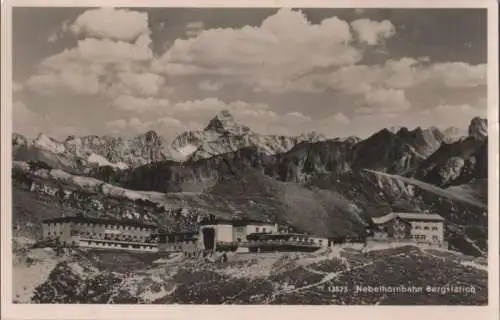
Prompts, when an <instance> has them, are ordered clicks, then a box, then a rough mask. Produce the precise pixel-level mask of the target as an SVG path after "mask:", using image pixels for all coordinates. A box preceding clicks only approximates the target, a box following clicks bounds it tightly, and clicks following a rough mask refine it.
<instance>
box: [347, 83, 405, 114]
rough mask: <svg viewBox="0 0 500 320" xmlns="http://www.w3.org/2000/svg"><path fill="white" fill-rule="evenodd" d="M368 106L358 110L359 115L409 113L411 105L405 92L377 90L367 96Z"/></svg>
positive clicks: (369, 92)
mask: <svg viewBox="0 0 500 320" xmlns="http://www.w3.org/2000/svg"><path fill="white" fill-rule="evenodd" d="M364 98H365V103H366V105H365V106H363V107H360V108H357V109H356V110H355V112H357V113H377V112H383V113H395V112H403V111H407V110H408V109H410V108H411V103H410V101H408V99H406V95H405V92H404V91H402V90H397V89H376V90H372V91H368V92H367V93H366V94H365V96H364Z"/></svg>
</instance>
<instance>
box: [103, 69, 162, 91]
mask: <svg viewBox="0 0 500 320" xmlns="http://www.w3.org/2000/svg"><path fill="white" fill-rule="evenodd" d="M164 84H165V79H164V78H163V77H162V76H159V75H157V74H155V73H148V72H146V73H135V72H119V73H118V74H117V75H116V79H113V81H111V82H110V85H109V87H108V88H107V93H108V94H111V95H113V96H117V95H134V94H135V95H141V96H157V95H158V94H159V93H160V91H161V89H162V88H163V86H164Z"/></svg>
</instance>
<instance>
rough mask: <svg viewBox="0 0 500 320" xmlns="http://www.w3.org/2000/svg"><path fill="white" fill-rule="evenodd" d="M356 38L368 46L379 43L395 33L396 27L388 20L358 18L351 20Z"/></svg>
mask: <svg viewBox="0 0 500 320" xmlns="http://www.w3.org/2000/svg"><path fill="white" fill-rule="evenodd" d="M351 27H352V29H353V30H354V32H355V34H356V36H357V38H358V40H359V41H360V42H362V43H366V44H368V45H370V46H374V45H377V44H379V43H380V42H381V41H383V40H385V39H388V38H390V37H392V36H393V35H395V34H396V29H395V28H394V26H393V25H392V23H391V22H390V21H389V20H384V21H382V22H378V21H372V20H369V19H359V20H355V21H353V22H351Z"/></svg>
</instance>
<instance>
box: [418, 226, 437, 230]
mask: <svg viewBox="0 0 500 320" xmlns="http://www.w3.org/2000/svg"><path fill="white" fill-rule="evenodd" d="M413 229H415V230H422V227H421V226H415V227H414V228H413ZM423 229H424V230H429V229H430V228H429V226H424V227H423ZM431 230H433V231H437V230H438V227H436V226H433V227H432V229H431Z"/></svg>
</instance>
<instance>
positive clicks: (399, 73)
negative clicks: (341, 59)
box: [293, 58, 487, 94]
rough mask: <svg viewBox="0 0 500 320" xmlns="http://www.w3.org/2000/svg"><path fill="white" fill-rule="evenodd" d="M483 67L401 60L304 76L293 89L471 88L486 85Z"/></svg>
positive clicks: (347, 67)
mask: <svg viewBox="0 0 500 320" xmlns="http://www.w3.org/2000/svg"><path fill="white" fill-rule="evenodd" d="M486 76H487V72H486V65H485V64H480V65H470V64H467V63H462V62H459V63H449V62H447V63H433V64H432V63H429V62H428V61H426V59H423V60H422V59H413V58H401V59H399V60H387V61H386V62H385V63H384V64H382V65H370V66H368V65H352V66H343V67H340V68H338V69H335V70H333V71H331V72H328V73H318V74H312V75H309V76H306V77H304V78H302V79H300V81H297V82H296V83H295V84H294V85H293V90H295V91H305V92H324V91H327V90H340V91H342V92H345V93H348V94H366V93H367V92H369V91H372V90H374V88H385V89H388V88H392V89H409V88H413V87H417V86H420V85H423V86H432V87H446V88H472V87H478V86H484V85H486Z"/></svg>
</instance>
